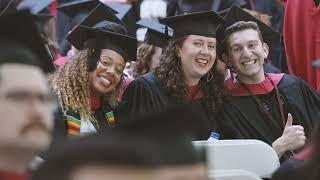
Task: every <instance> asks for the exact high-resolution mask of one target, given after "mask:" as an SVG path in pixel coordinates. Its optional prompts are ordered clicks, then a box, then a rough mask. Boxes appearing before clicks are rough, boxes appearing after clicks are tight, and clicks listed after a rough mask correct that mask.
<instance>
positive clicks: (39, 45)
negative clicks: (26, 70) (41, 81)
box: [0, 11, 54, 72]
mask: <svg viewBox="0 0 320 180" xmlns="http://www.w3.org/2000/svg"><path fill="white" fill-rule="evenodd" d="M0 24H1V28H0V38H1V39H2V40H6V41H9V42H12V43H15V44H17V45H19V46H22V47H24V49H26V50H27V51H30V52H32V54H34V55H35V56H36V57H37V60H38V61H39V63H38V64H39V65H40V68H41V69H42V70H43V71H44V72H53V71H54V66H53V64H52V62H51V59H50V56H49V54H48V51H47V49H46V48H45V43H44V41H43V38H42V37H41V36H40V34H39V32H38V30H37V27H36V25H35V22H34V18H33V16H32V15H31V14H30V13H28V12H26V11H23V12H19V13H16V14H10V15H7V16H1V17H0ZM0 42H1V41H0ZM16 51H19V50H18V49H17V50H16ZM0 52H1V53H0V54H1V58H4V57H6V58H8V59H10V58H13V56H14V57H15V58H16V60H17V59H19V58H23V57H22V56H21V57H18V56H17V55H12V54H10V53H9V52H4V51H3V49H0ZM17 54H19V52H17ZM17 62H18V60H17ZM21 63H23V62H21Z"/></svg>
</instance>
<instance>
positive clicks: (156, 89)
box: [117, 73, 215, 140]
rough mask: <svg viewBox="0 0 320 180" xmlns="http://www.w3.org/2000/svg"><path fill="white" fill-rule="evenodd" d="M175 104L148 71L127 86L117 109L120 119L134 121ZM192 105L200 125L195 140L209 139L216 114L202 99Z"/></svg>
mask: <svg viewBox="0 0 320 180" xmlns="http://www.w3.org/2000/svg"><path fill="white" fill-rule="evenodd" d="M172 105H175V102H173V101H172V100H171V99H170V98H169V96H168V94H167V92H166V91H165V90H164V89H163V88H161V86H160V84H159V81H158V79H157V77H156V76H155V74H154V73H147V74H145V75H143V76H140V77H139V78H137V79H135V80H134V81H133V82H131V83H130V84H129V85H128V87H127V88H126V90H125V92H124V94H123V96H122V100H121V103H120V104H119V106H118V109H117V119H118V120H119V121H122V122H121V123H123V122H124V121H130V120H131V121H134V120H135V119H137V118H139V117H141V116H143V115H146V114H150V113H154V112H163V111H165V110H166V109H167V108H169V107H170V106H172ZM190 105H191V106H192V108H193V109H195V111H196V112H197V116H198V117H199V118H198V119H195V121H199V126H198V127H195V129H194V132H193V133H194V134H195V136H196V139H195V140H204V139H207V138H208V137H209V135H210V132H211V131H212V130H214V128H215V124H214V122H215V121H214V115H213V114H212V113H208V112H207V111H206V110H205V107H204V104H203V101H202V99H197V100H192V101H190Z"/></svg>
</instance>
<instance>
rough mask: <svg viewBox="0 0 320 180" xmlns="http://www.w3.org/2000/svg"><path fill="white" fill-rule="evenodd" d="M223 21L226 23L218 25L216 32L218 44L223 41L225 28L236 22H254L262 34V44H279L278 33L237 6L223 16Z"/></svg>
mask: <svg viewBox="0 0 320 180" xmlns="http://www.w3.org/2000/svg"><path fill="white" fill-rule="evenodd" d="M224 19H225V21H226V23H225V24H223V25H220V27H219V28H218V30H217V39H218V41H219V42H220V43H222V42H223V41H224V38H225V36H224V32H225V30H226V28H227V27H229V26H231V25H233V24H234V23H236V22H238V21H252V22H256V23H257V24H258V26H259V29H260V31H261V33H262V37H263V40H264V42H265V43H267V44H268V45H269V46H272V44H275V43H279V42H280V34H279V32H277V31H276V30H275V29H273V28H272V27H270V26H268V25H266V24H264V23H263V22H262V21H260V20H258V19H257V18H255V17H253V16H251V15H250V14H249V13H247V12H246V11H245V10H243V9H241V8H240V7H238V6H235V5H233V6H232V7H231V8H230V10H229V11H228V12H227V14H226V15H225V17H224Z"/></svg>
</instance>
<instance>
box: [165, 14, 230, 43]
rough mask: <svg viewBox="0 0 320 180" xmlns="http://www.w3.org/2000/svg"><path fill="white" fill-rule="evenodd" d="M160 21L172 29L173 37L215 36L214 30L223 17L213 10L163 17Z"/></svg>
mask: <svg viewBox="0 0 320 180" xmlns="http://www.w3.org/2000/svg"><path fill="white" fill-rule="evenodd" d="M160 23H162V24H165V25H167V26H169V27H171V28H172V29H173V30H174V33H173V38H179V37H183V36H186V35H200V36H206V37H216V30H217V28H218V26H219V24H221V23H224V19H223V18H222V17H221V16H220V15H218V14H217V13H215V12H214V11H202V12H196V13H188V14H183V15H178V16H171V17H167V18H163V19H160Z"/></svg>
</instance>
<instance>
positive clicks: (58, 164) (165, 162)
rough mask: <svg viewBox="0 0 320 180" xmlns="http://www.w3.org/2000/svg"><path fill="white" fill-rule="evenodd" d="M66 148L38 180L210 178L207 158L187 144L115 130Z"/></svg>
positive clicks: (36, 176) (82, 139) (46, 165)
mask: <svg viewBox="0 0 320 180" xmlns="http://www.w3.org/2000/svg"><path fill="white" fill-rule="evenodd" d="M63 147H64V148H63V149H61V150H59V151H56V153H55V154H52V156H51V157H49V159H48V161H47V162H45V163H44V164H43V166H42V167H40V169H39V170H38V171H37V172H36V173H35V174H34V180H40V179H47V180H51V179H52V180H53V179H59V180H89V179H95V180H100V179H101V180H102V179H112V180H122V179H123V180H124V179H132V180H147V179H148V180H149V179H150V180H151V179H159V180H160V179H161V180H171V179H172V180H173V179H175V180H177V179H197V180H199V179H200V180H201V179H207V174H206V168H205V163H204V158H203V156H200V155H199V153H197V152H196V151H195V150H194V149H193V148H192V146H191V144H190V143H186V142H181V141H180V142H177V145H174V144H172V143H166V142H164V141H159V140H158V139H155V138H146V137H142V136H138V135H133V134H131V133H125V132H120V131H111V132H106V133H105V134H103V135H90V136H85V137H83V138H79V139H75V140H74V141H71V142H69V143H68V144H67V145H65V146H63ZM200 157H201V158H200Z"/></svg>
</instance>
